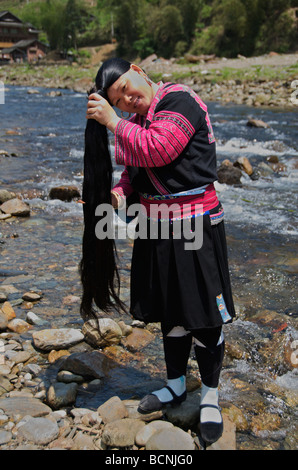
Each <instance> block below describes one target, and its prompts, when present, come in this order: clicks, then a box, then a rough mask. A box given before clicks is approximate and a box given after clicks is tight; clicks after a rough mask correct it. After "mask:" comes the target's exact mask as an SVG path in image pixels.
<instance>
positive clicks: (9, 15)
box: [0, 10, 23, 23]
mask: <svg viewBox="0 0 298 470" xmlns="http://www.w3.org/2000/svg"><path fill="white" fill-rule="evenodd" d="M5 17H7V18H6V19H5ZM0 21H5V22H7V23H10V22H16V23H23V22H22V20H20V18H18V17H17V16H15V15H13V13H10V11H8V10H3V11H0Z"/></svg>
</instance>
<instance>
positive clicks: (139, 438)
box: [135, 420, 174, 446]
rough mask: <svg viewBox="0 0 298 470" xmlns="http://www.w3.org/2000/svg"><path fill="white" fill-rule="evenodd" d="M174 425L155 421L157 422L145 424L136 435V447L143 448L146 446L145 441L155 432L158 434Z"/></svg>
mask: <svg viewBox="0 0 298 470" xmlns="http://www.w3.org/2000/svg"><path fill="white" fill-rule="evenodd" d="M173 427H174V425H173V424H172V423H170V422H169V421H162V420H157V421H151V423H149V424H146V426H144V427H143V428H142V429H140V431H139V432H138V433H137V435H136V439H135V440H136V444H137V445H138V446H145V445H146V444H147V441H148V440H149V439H150V437H151V436H153V434H155V433H156V432H159V431H161V430H163V429H170V428H173Z"/></svg>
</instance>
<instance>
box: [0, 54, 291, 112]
mask: <svg viewBox="0 0 298 470" xmlns="http://www.w3.org/2000/svg"><path fill="white" fill-rule="evenodd" d="M297 59H298V54H284V55H282V54H274V53H272V54H267V55H265V56H261V57H253V58H245V57H239V58H237V59H225V58H221V59H220V58H216V57H205V56H201V57H191V58H189V57H188V58H187V57H186V58H184V59H175V58H173V59H171V60H165V59H163V58H160V57H157V56H156V55H155V54H154V55H152V56H150V57H148V58H147V59H145V60H144V61H142V62H140V63H139V65H140V66H141V67H142V68H144V70H145V71H146V73H148V75H149V76H150V77H151V78H152V79H153V80H155V81H158V80H163V81H173V82H181V83H185V84H187V85H189V86H191V87H192V88H193V89H194V90H195V91H196V92H197V93H198V94H199V95H200V96H201V98H202V99H203V100H204V101H215V102H220V103H221V104H229V103H235V104H243V105H247V106H253V107H260V106H270V107H277V108H290V109H291V108H294V107H295V106H297V96H296V91H295V90H296V85H295V83H294V81H295V79H296V77H297ZM99 65H100V64H96V65H95V64H93V63H91V64H86V63H85V64H82V65H78V64H77V63H74V64H73V65H69V64H65V63H61V64H60V63H59V62H57V63H55V62H51V63H41V64H39V65H35V66H34V65H28V64H27V65H22V64H13V65H5V66H1V67H0V80H1V81H3V83H4V84H5V85H19V86H29V87H33V89H32V90H31V92H32V93H34V92H37V90H34V87H48V88H64V89H71V90H75V91H77V92H80V93H86V91H88V90H89V89H90V88H91V86H92V85H93V80H94V77H95V76H96V73H97V70H98V66H99Z"/></svg>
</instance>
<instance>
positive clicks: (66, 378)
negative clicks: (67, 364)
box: [57, 370, 84, 384]
mask: <svg viewBox="0 0 298 470" xmlns="http://www.w3.org/2000/svg"><path fill="white" fill-rule="evenodd" d="M57 380H58V382H64V383H65V384H69V383H71V382H75V383H81V382H84V377H82V376H81V375H77V374H73V373H72V372H69V371H68V370H61V371H60V372H58V374H57Z"/></svg>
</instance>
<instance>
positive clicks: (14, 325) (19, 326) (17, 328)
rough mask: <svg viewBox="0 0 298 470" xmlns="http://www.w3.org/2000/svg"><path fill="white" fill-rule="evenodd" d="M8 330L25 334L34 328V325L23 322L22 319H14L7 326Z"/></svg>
mask: <svg viewBox="0 0 298 470" xmlns="http://www.w3.org/2000/svg"><path fill="white" fill-rule="evenodd" d="M7 328H8V329H9V330H11V331H14V332H15V333H25V332H26V331H28V330H29V329H30V328H32V325H29V323H27V322H26V321H25V320H22V319H21V318H13V319H12V320H11V321H10V322H9V323H8V324H7Z"/></svg>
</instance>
